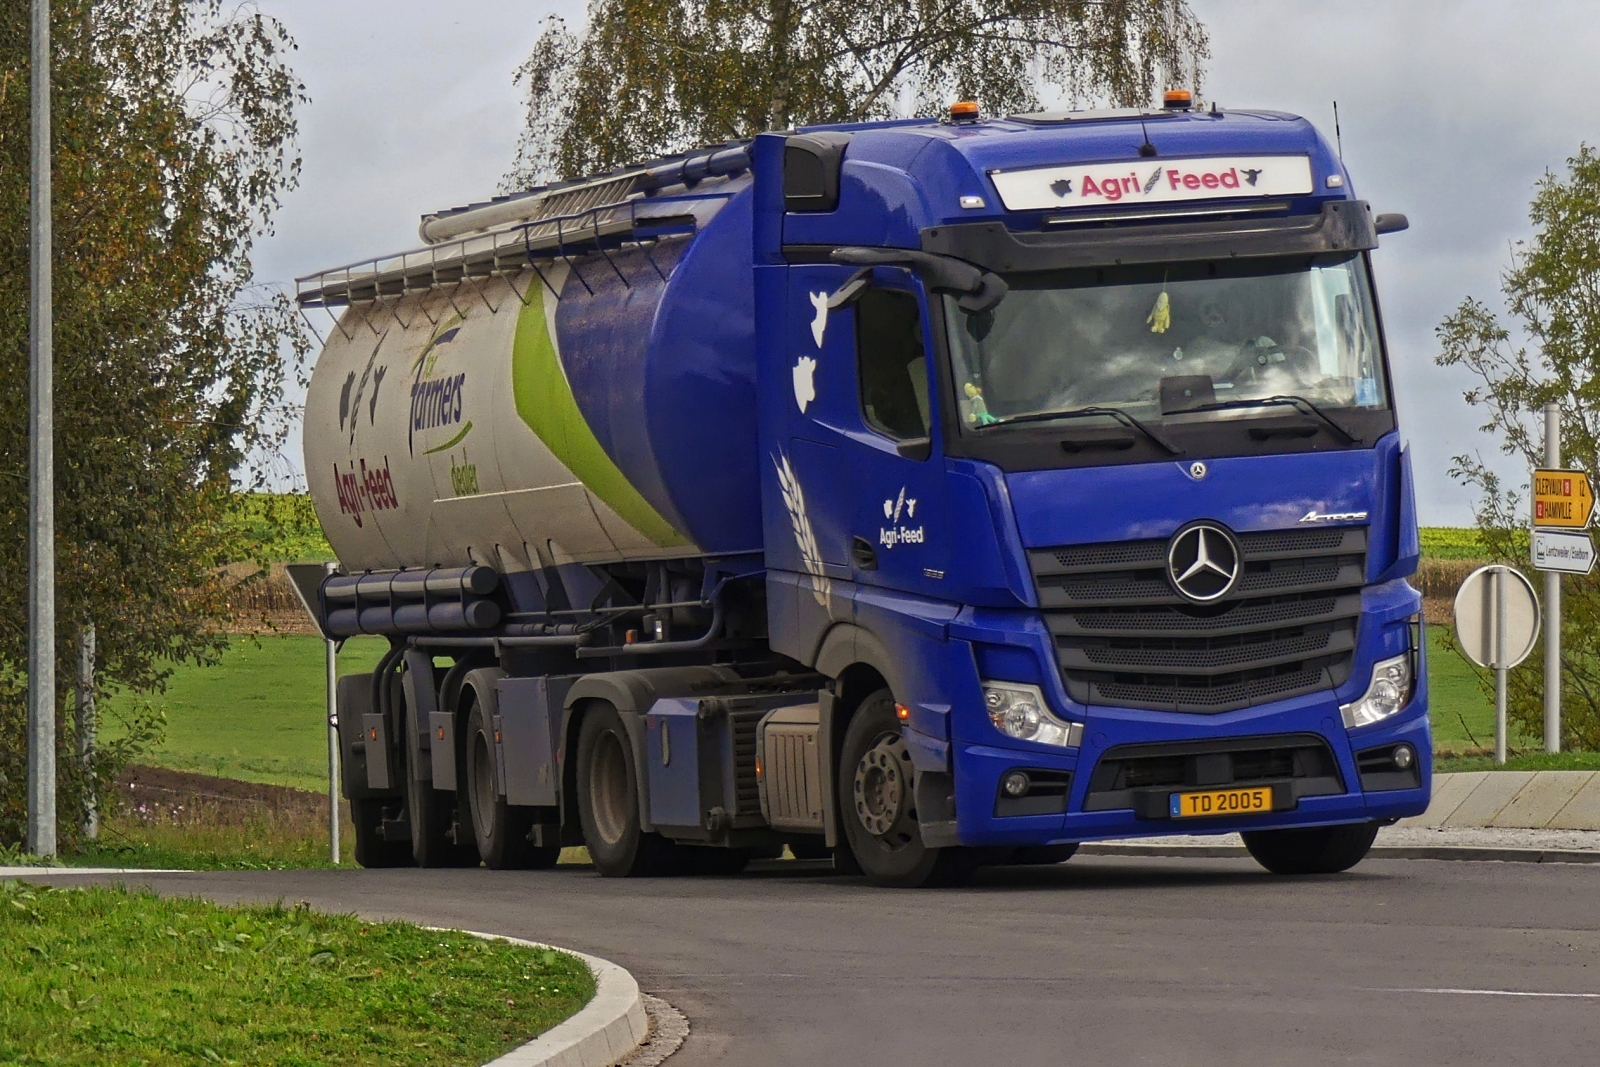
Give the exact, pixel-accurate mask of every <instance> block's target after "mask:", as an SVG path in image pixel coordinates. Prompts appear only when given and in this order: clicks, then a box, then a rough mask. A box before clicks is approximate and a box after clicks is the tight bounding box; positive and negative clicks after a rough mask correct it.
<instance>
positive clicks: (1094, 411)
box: [984, 405, 1183, 456]
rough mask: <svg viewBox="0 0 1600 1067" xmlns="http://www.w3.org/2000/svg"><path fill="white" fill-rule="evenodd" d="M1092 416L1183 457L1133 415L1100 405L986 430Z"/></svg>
mask: <svg viewBox="0 0 1600 1067" xmlns="http://www.w3.org/2000/svg"><path fill="white" fill-rule="evenodd" d="M1090 415H1105V416H1107V417H1108V418H1112V419H1115V420H1117V421H1118V422H1120V423H1122V425H1124V426H1126V427H1128V428H1129V429H1130V430H1138V431H1139V432H1140V433H1142V434H1144V435H1145V436H1146V437H1148V438H1150V440H1152V441H1154V442H1155V443H1156V444H1158V445H1160V446H1161V447H1162V448H1164V449H1166V450H1167V455H1169V456H1181V455H1183V449H1181V448H1179V447H1178V446H1177V445H1175V444H1173V443H1172V442H1171V441H1169V440H1167V439H1166V438H1165V437H1163V436H1162V435H1161V434H1159V433H1156V432H1155V431H1154V430H1152V429H1151V428H1150V427H1148V426H1146V425H1145V424H1144V423H1142V422H1140V421H1139V420H1138V419H1136V418H1134V417H1133V416H1132V415H1129V414H1128V413H1127V412H1126V411H1123V410H1122V409H1121V408H1111V407H1102V406H1100V405H1092V406H1090V407H1086V408H1073V409H1072V410H1070V411H1039V412H1035V413H1034V414H1032V415H1013V416H1011V417H1010V418H1009V419H1000V420H999V421H997V422H991V423H990V424H989V426H987V427H984V428H985V429H988V428H989V427H992V426H1014V425H1016V424H1017V423H1022V422H1052V421H1054V420H1056V419H1081V418H1087V417H1088V416H1090Z"/></svg>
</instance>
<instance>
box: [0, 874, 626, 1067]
mask: <svg viewBox="0 0 1600 1067" xmlns="http://www.w3.org/2000/svg"><path fill="white" fill-rule="evenodd" d="M594 986H595V983H594V976H593V975H591V974H590V973H589V969H588V968H587V967H586V966H584V964H583V961H581V960H579V959H577V958H575V957H573V956H570V955H568V954H566V953H564V952H556V951H552V950H550V949H538V948H527V947H524V946H518V945H511V944H507V943H506V942H503V941H500V942H491V941H485V940H482V939H480V938H476V937H472V936H470V935H468V934H463V933H456V932H450V931H439V930H427V929H424V928H422V927H419V926H413V925H411V924H410V923H402V922H391V923H375V922H368V921H366V920H363V919H359V918H357V917H355V916H353V915H324V914H320V913H318V912H314V911H312V910H311V909H310V908H308V907H305V906H299V907H293V908H288V907H284V906H283V905H281V904H279V905H276V906H267V907H219V906H217V905H214V904H209V903H205V902H203V901H199V900H194V899H188V900H185V899H173V898H165V899H163V898H160V897H157V896H155V895H154V894H152V893H148V892H132V891H129V890H128V889H126V888H121V887H118V888H98V887H97V888H71V889H50V888H46V887H43V886H30V885H26V884H24V883H20V882H0V1063H6V1064H23V1063H27V1064H56V1065H61V1067H68V1065H80V1064H81V1065H84V1067H89V1065H100V1064H147V1065H150V1067H168V1065H171V1067H177V1065H184V1067H187V1065H190V1064H207V1063H248V1064H259V1065H262V1067H322V1065H333V1064H340V1065H347V1064H348V1065H351V1067H367V1065H370V1067H377V1065H379V1064H382V1065H384V1067H388V1065H407V1067H435V1065H437V1067H443V1065H446V1064H465V1063H485V1062H487V1061H489V1060H491V1059H493V1058H494V1057H496V1056H499V1055H501V1054H503V1053H505V1052H507V1051H509V1050H510V1049H512V1048H515V1047H516V1046H518V1045H520V1044H523V1043H524V1042H526V1041H529V1040H531V1039H532V1038H534V1037H536V1036H537V1035H538V1034H540V1033H543V1032H544V1031H545V1030H548V1029H549V1028H550V1027H552V1026H554V1025H555V1024H556V1023H558V1022H560V1021H561V1020H563V1019H565V1018H567V1017H568V1016H570V1015H571V1014H572V1013H573V1012H575V1011H577V1010H578V1009H579V1008H580V1007H582V1006H583V1005H584V1004H585V1003H587V1002H588V1001H589V999H590V998H591V997H592V996H593V995H594Z"/></svg>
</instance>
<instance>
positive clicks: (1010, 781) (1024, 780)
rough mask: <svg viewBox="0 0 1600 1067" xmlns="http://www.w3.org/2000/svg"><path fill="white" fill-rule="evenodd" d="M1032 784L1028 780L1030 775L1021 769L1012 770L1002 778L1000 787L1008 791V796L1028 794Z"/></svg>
mask: <svg viewBox="0 0 1600 1067" xmlns="http://www.w3.org/2000/svg"><path fill="white" fill-rule="evenodd" d="M1032 784H1033V783H1032V782H1030V781H1028V776H1027V775H1026V774H1024V773H1022V772H1021V771H1012V772H1011V773H1009V774H1007V775H1006V776H1005V777H1004V778H1002V779H1001V780H1000V787H1001V788H1002V789H1004V790H1005V791H1006V796H1008V797H1020V796H1026V795H1027V792H1028V786H1030V785H1032Z"/></svg>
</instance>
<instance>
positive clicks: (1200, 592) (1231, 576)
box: [1167, 523, 1239, 604]
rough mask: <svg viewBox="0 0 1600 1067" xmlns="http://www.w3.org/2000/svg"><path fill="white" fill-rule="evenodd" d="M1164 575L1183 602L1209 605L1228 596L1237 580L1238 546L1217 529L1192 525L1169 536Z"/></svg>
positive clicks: (1210, 526)
mask: <svg viewBox="0 0 1600 1067" xmlns="http://www.w3.org/2000/svg"><path fill="white" fill-rule="evenodd" d="M1167 574H1168V575H1169V576H1170V577H1171V578H1172V587H1173V588H1174V589H1176V590H1177V591H1178V592H1179V594H1181V595H1182V596H1183V597H1184V598H1185V599H1187V600H1192V601H1194V602H1195V603H1196V604H1209V603H1211V602H1212V601H1214V600H1221V599H1222V598H1223V597H1225V596H1227V595H1228V593H1229V591H1231V590H1232V589H1233V587H1234V585H1235V584H1236V583H1237V582H1238V581H1239V546H1238V544H1237V543H1236V542H1235V541H1234V539H1233V536H1232V535H1231V534H1229V533H1228V531H1226V530H1224V529H1223V528H1222V527H1220V526H1215V525H1212V524H1211V523H1195V524H1194V525H1193V526H1185V527H1184V528H1183V529H1181V530H1179V531H1178V532H1177V533H1176V534H1174V535H1173V537H1172V544H1171V545H1170V546H1169V547H1168V548H1167Z"/></svg>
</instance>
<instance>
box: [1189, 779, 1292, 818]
mask: <svg viewBox="0 0 1600 1067" xmlns="http://www.w3.org/2000/svg"><path fill="white" fill-rule="evenodd" d="M1271 810H1272V789H1271V787H1270V786H1258V787H1256V788H1253V789H1211V790H1207V791H1206V792H1204V793H1174V794H1172V817H1173V818H1174V819H1193V818H1196V817H1204V816H1207V815H1250V814H1254V813H1255V812H1259V811H1271Z"/></svg>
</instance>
